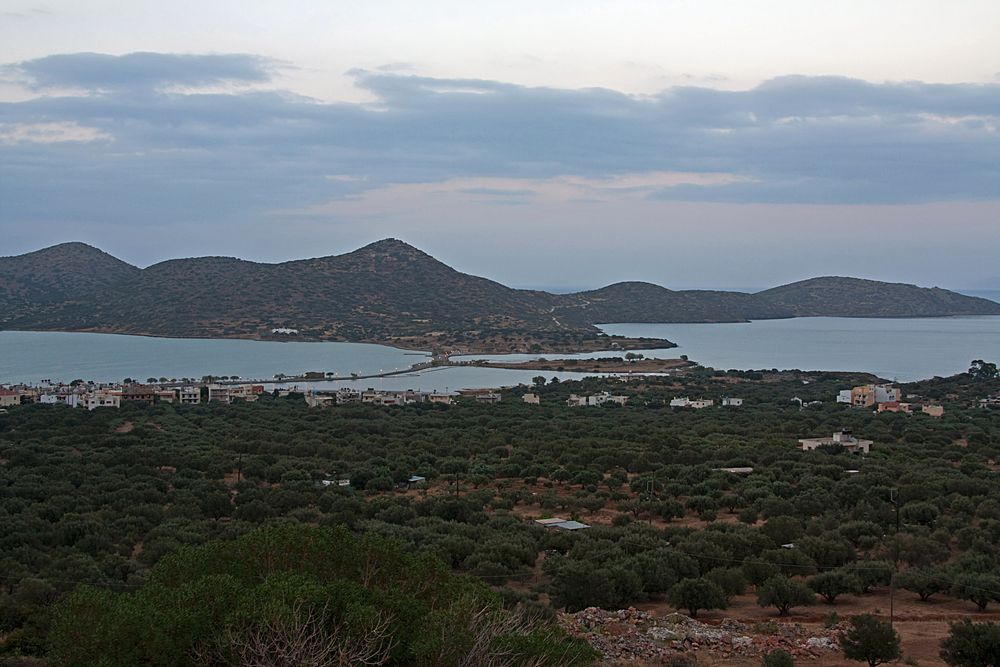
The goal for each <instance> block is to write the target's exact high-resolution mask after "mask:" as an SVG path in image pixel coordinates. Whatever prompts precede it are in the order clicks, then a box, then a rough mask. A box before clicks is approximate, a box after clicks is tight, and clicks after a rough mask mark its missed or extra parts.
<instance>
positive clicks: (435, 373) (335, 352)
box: [0, 316, 1000, 391]
mask: <svg viewBox="0 0 1000 667" xmlns="http://www.w3.org/2000/svg"><path fill="white" fill-rule="evenodd" d="M601 328H602V329H603V330H604V331H605V332H607V333H609V334H618V335H623V336H650V337H656V338H667V339H669V340H672V341H674V342H676V343H677V344H678V347H676V348H671V349H666V350H640V351H639V352H641V353H643V354H645V355H646V356H657V357H664V358H668V357H677V356H680V355H682V354H686V355H688V356H689V357H690V358H691V359H692V360H694V361H697V362H699V363H702V364H705V365H707V366H712V367H715V368H721V369H730V368H738V369H744V370H746V369H762V368H779V369H788V368H799V369H802V370H829V371H866V372H870V373H874V374H876V375H878V376H880V377H883V378H886V379H889V380H899V381H911V380H919V379H923V378H929V377H933V376H935V375H952V374H954V373H959V372H962V371H964V370H966V369H967V368H968V366H969V362H970V361H971V360H973V359H987V360H992V361H997V360H1000V316H993V317H944V318H920V319H852V318H839V317H809V318H799V319H787V320H758V321H754V322H749V323H738V324H638V323H623V324H606V325H601ZM622 354H623V353H622V352H621V351H613V352H588V353H583V354H576V355H564V354H560V355H554V354H548V355H544V354H543V355H527V354H524V355H469V356H467V357H456V358H455V359H456V360H460V359H469V358H476V359H484V358H485V359H495V360H505V361H517V360H528V359H537V358H538V357H540V356H548V357H550V358H556V357H558V358H573V357H576V358H592V357H602V356H612V355H613V356H620V355H622ZM427 358H428V354H427V353H425V352H411V351H406V350H400V349H397V348H393V347H388V346H385V345H371V344H365V343H304V342H275V341H252V340H234V339H224V340H207V339H198V338H184V339H181V338H153V337H146V336H125V335H117V334H93V333H59V332H33V331H0V384H13V383H20V382H24V383H38V382H40V381H42V380H51V381H53V382H70V381H72V380H74V379H77V378H81V379H86V380H96V381H100V382H112V381H121V380H122V379H124V378H126V377H131V378H135V379H138V380H143V381H144V380H146V378H149V377H156V378H159V377H166V378H182V377H189V378H195V379H200V378H201V377H202V376H204V375H215V376H219V375H228V376H234V375H236V376H240V377H241V378H247V379H258V380H270V379H272V378H273V377H274V375H275V374H277V373H285V374H289V375H290V374H296V373H303V372H306V371H322V372H333V373H336V374H338V375H347V374H350V373H352V372H353V373H358V374H360V375H365V374H373V373H378V372H380V371H391V370H394V369H404V368H407V367H409V366H410V365H412V364H414V363H416V362H419V361H425V360H427ZM540 374H542V373H539V372H538V371H519V370H503V369H490V368H477V367H452V368H433V369H427V370H424V371H420V372H416V373H407V374H405V375H399V376H393V377H390V378H382V379H374V378H373V379H365V380H354V381H352V380H343V381H337V382H330V383H327V382H322V383H315V384H314V383H310V385H309V386H312V387H315V388H327V387H342V386H354V387H361V388H367V387H375V388H382V389H423V390H428V391H431V390H438V391H444V390H446V389H450V390H455V389H461V388H466V387H489V386H501V385H512V384H518V383H522V382H523V383H526V384H527V383H530V382H531V378H532V377H534V376H536V375H540ZM544 375H545V376H546V377H551V376H553V375H554V376H557V377H559V378H560V379H578V378H581V377H585V375H586V374H583V373H568V372H566V373H550V372H546V373H544Z"/></svg>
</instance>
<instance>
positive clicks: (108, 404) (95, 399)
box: [80, 389, 122, 410]
mask: <svg viewBox="0 0 1000 667" xmlns="http://www.w3.org/2000/svg"><path fill="white" fill-rule="evenodd" d="M80 405H81V406H82V407H85V408H87V409H88V410H96V409H97V408H120V407H121V406H122V395H121V392H117V391H107V390H104V389H99V390H97V391H92V392H90V393H89V394H84V395H83V400H82V402H81V403H80Z"/></svg>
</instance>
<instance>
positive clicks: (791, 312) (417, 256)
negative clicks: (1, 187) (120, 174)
mask: <svg viewBox="0 0 1000 667" xmlns="http://www.w3.org/2000/svg"><path fill="white" fill-rule="evenodd" d="M0 306H2V310H0V329H25V330H62V331H101V332H116V333H131V334H149V335H159V336H178V337H229V338H234V337H242V338H270V337H275V334H273V333H272V331H273V330H274V329H276V328H288V329H295V330H297V331H298V333H297V336H298V337H299V338H300V339H305V340H349V341H363V342H381V343H392V344H395V345H399V346H403V347H413V348H420V349H436V348H446V349H455V348H459V349H463V350H467V351H483V352H487V351H516V350H529V349H538V350H542V349H544V350H546V351H555V352H563V351H572V350H574V349H607V348H608V347H610V346H611V343H612V342H616V343H618V344H619V346H621V347H633V348H634V347H662V346H669V345H670V343H669V342H668V341H662V340H627V339H623V340H615V341H611V340H609V339H608V337H606V336H603V335H602V334H601V333H600V331H599V329H598V328H597V327H596V326H595V324H597V323H605V322H739V321H746V320H748V319H763V318H779V317H803V316H814V315H831V316H833V315H836V316H848V317H924V316H945V315H992V314H1000V304H997V303H995V302H993V301H989V300H986V299H978V298H972V297H966V296H962V295H960V294H956V293H954V292H949V291H947V290H942V289H938V288H933V289H926V288H920V287H916V286H914V285H903V284H896V283H882V282H875V281H870V280H859V279H854V278H829V277H828V278H815V279H812V280H806V281H802V282H798V283H793V284H790V285H784V286H781V287H776V288H774V289H770V290H766V291H764V292H760V293H757V294H746V293H742V292H723V291H702V290H685V291H674V290H669V289H666V288H664V287H660V286H659V285H653V284H650V283H642V282H623V283H616V284H614V285H609V286H607V287H604V288H601V289H598V290H590V291H585V292H578V293H575V294H563V295H556V294H550V293H548V292H542V291H532V290H518V289H512V288H510V287H507V286H505V285H502V284H500V283H498V282H495V281H492V280H488V279H486V278H480V277H477V276H471V275H468V274H465V273H461V272H459V271H456V270H455V269H453V268H451V267H449V266H447V265H445V264H444V263H442V262H440V261H438V260H436V259H434V258H433V257H431V256H430V255H428V254H426V253H424V252H422V251H420V250H418V249H417V248H414V247H413V246H411V245H408V244H406V243H404V242H402V241H399V240H396V239H385V240H382V241H378V242H376V243H372V244H370V245H367V246H365V247H363V248H360V249H358V250H355V251H354V252H350V253H346V254H343V255H335V256H328V257H317V258H313V259H303V260H295V261H290V262H284V263H280V264H264V263H258V262H250V261H246V260H241V259H236V258H232V257H200V258H190V259H175V260H168V261H165V262H161V263H159V264H154V265H153V266H150V267H147V268H145V269H139V268H137V267H135V266H132V265H130V264H127V263H125V262H122V261H121V260H118V259H116V258H114V257H112V256H111V255H108V254H107V253H104V252H102V251H100V250H98V249H96V248H93V247H91V246H88V245H85V244H82V243H65V244H61V245H57V246H53V247H51V248H47V249H44V250H39V251H37V252H32V253H28V254H25V255H20V256H16V257H3V258H0ZM281 337H284V336H281Z"/></svg>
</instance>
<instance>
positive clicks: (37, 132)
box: [0, 122, 113, 144]
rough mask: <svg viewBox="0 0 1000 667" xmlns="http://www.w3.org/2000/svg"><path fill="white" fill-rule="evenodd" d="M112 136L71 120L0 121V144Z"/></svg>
mask: <svg viewBox="0 0 1000 667" xmlns="http://www.w3.org/2000/svg"><path fill="white" fill-rule="evenodd" d="M112 139H113V137H112V136H111V135H110V134H107V133H106V132H102V131H100V130H98V129H96V128H93V127H83V126H81V125H77V124H76V123H73V122H60V123H12V124H9V125H7V124H4V123H0V144H19V143H35V144H57V143H63V142H68V141H70V142H83V143H87V142H91V141H111V140H112Z"/></svg>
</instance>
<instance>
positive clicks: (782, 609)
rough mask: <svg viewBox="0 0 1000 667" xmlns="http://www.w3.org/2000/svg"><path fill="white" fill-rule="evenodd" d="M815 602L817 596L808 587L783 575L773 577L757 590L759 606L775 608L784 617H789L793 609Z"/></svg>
mask: <svg viewBox="0 0 1000 667" xmlns="http://www.w3.org/2000/svg"><path fill="white" fill-rule="evenodd" d="M815 602H816V596H814V595H813V593H812V591H811V590H809V587H808V586H806V585H805V584H804V583H802V582H801V581H798V580H797V579H789V578H788V577H786V576H784V575H781V574H779V575H778V576H776V577H771V578H770V579H768V580H767V581H765V582H764V583H763V584H761V585H760V586H759V587H758V588H757V604H758V605H760V606H761V607H774V608H775V609H777V610H778V613H779V614H780V615H782V616H787V615H788V612H789V611H791V609H792V607H800V606H802V605H811V604H814V603H815Z"/></svg>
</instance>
